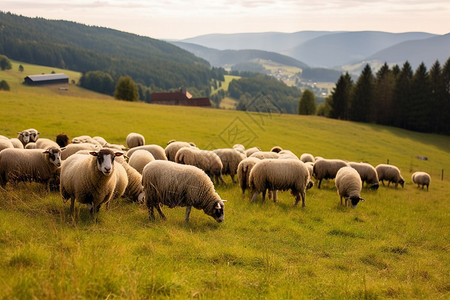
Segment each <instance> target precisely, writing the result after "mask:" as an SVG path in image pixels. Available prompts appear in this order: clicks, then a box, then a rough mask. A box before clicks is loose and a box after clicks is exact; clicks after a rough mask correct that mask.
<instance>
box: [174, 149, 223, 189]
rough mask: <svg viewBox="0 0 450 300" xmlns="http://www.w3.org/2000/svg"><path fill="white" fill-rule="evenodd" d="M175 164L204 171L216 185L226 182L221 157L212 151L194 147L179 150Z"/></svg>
mask: <svg viewBox="0 0 450 300" xmlns="http://www.w3.org/2000/svg"><path fill="white" fill-rule="evenodd" d="M175 162H176V163H179V164H184V165H192V166H196V167H198V168H200V169H202V170H203V171H204V172H205V173H206V174H207V175H208V176H209V177H210V178H211V180H215V181H216V183H219V180H220V182H222V183H223V184H225V181H224V180H223V177H222V168H223V164H222V161H221V160H220V157H219V156H218V155H217V154H215V153H214V152H212V151H207V150H200V149H198V148H193V147H183V148H181V149H180V150H178V152H177V155H176V156H175Z"/></svg>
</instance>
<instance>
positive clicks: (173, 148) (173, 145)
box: [164, 141, 196, 161]
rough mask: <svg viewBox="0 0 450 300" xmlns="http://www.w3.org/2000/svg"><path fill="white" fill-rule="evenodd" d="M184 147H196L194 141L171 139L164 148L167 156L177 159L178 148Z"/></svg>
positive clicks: (169, 158)
mask: <svg viewBox="0 0 450 300" xmlns="http://www.w3.org/2000/svg"><path fill="white" fill-rule="evenodd" d="M183 147H196V146H195V144H194V143H188V142H181V141H170V142H169V143H168V144H167V146H166V148H165V149H164V153H165V154H166V157H167V159H168V160H170V161H175V155H177V152H178V150H180V149H181V148H183Z"/></svg>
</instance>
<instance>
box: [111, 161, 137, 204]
mask: <svg viewBox="0 0 450 300" xmlns="http://www.w3.org/2000/svg"><path fill="white" fill-rule="evenodd" d="M116 161H117V162H118V163H120V164H121V165H122V167H123V168H124V169H125V171H126V172H127V176H128V185H127V188H126V190H125V194H124V196H125V198H127V199H129V200H130V201H133V202H138V203H140V204H144V188H143V186H142V175H141V173H139V172H138V171H137V170H136V169H135V168H133V167H131V166H130V165H129V164H128V163H127V162H126V161H125V159H124V157H123V156H119V157H116Z"/></svg>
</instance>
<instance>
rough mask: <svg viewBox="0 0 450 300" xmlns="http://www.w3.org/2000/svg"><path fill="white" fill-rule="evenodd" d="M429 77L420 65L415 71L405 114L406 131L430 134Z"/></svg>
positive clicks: (430, 104) (422, 64)
mask: <svg viewBox="0 0 450 300" xmlns="http://www.w3.org/2000/svg"><path fill="white" fill-rule="evenodd" d="M430 99H431V85H430V76H429V74H428V71H427V67H426V66H425V64H424V63H421V64H420V65H419V67H418V68H417V69H416V71H415V73H414V76H413V79H412V85H411V97H410V101H409V102H410V103H409V109H408V111H407V113H406V123H407V129H412V130H415V131H422V132H430V131H431V126H430V125H431V123H432V118H433V116H432V115H431V107H432V103H431V101H430Z"/></svg>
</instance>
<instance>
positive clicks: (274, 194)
mask: <svg viewBox="0 0 450 300" xmlns="http://www.w3.org/2000/svg"><path fill="white" fill-rule="evenodd" d="M272 197H273V202H277V201H278V192H277V190H272Z"/></svg>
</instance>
